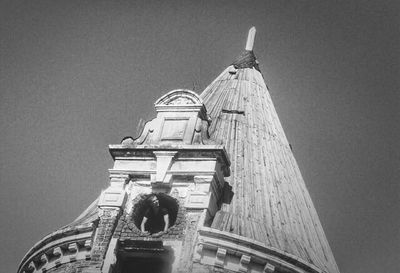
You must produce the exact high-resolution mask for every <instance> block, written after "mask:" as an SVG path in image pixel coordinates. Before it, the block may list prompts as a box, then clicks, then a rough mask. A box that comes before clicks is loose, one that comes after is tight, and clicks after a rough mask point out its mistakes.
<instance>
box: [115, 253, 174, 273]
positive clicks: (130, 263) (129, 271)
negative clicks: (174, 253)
mask: <svg viewBox="0 0 400 273" xmlns="http://www.w3.org/2000/svg"><path fill="white" fill-rule="evenodd" d="M171 270H172V266H171V263H170V262H169V261H168V260H166V259H163V258H160V257H147V258H130V259H126V260H125V261H124V262H123V265H122V270H121V273H133V272H140V273H171V272H172V271H171Z"/></svg>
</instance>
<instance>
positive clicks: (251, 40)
mask: <svg viewBox="0 0 400 273" xmlns="http://www.w3.org/2000/svg"><path fill="white" fill-rule="evenodd" d="M255 37H256V28H255V27H254V26H253V27H251V28H250V30H249V34H248V36H247V43H246V48H245V49H246V50H248V51H251V50H253V46H254V39H255Z"/></svg>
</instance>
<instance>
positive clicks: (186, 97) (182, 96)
mask: <svg viewBox="0 0 400 273" xmlns="http://www.w3.org/2000/svg"><path fill="white" fill-rule="evenodd" d="M155 105H156V108H157V107H158V106H163V105H164V106H166V105H177V106H178V105H197V106H202V105H203V101H202V100H201V98H200V97H199V96H198V95H197V94H196V93H194V92H193V91H190V90H187V89H176V90H172V91H171V92H168V93H167V94H165V95H164V96H162V97H161V98H159V99H158V100H157V101H156V102H155Z"/></svg>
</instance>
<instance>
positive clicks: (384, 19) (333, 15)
mask: <svg viewBox="0 0 400 273" xmlns="http://www.w3.org/2000/svg"><path fill="white" fill-rule="evenodd" d="M399 14H400V4H399V2H398V1H244V0H241V1H233V0H231V1H188V0H185V1H177V0H176V1H128V0H126V1H124V0H118V1H101V0H97V1H82V0H79V1H77V0H69V1H58V0H51V1H50V0H47V1H44V0H36V1H21V0H13V1H4V0H0V140H1V142H0V185H1V192H0V213H1V214H0V215H1V218H2V221H1V225H0V240H1V242H2V244H1V247H0V248H1V250H0V251H1V253H2V255H0V264H1V267H2V269H3V270H2V271H3V272H15V271H16V269H17V266H18V264H19V261H20V260H21V259H22V257H23V256H24V254H25V253H26V252H27V251H28V249H29V248H30V247H31V246H33V244H34V243H35V242H37V241H38V240H40V239H41V238H42V237H43V236H45V235H47V234H48V233H51V232H52V231H54V230H56V229H57V228H59V227H61V226H63V225H66V224H68V223H69V222H71V221H72V220H74V219H75V218H76V217H77V216H78V215H79V214H80V213H81V212H82V211H83V210H84V209H85V208H86V207H87V206H88V205H89V204H90V203H91V202H92V201H93V200H94V199H95V198H97V196H98V195H99V194H100V192H101V190H102V189H105V188H106V187H107V185H108V169H109V168H111V167H112V163H113V162H112V158H111V156H110V155H109V152H108V145H109V144H118V143H120V141H121V139H122V138H123V137H125V136H134V137H135V136H137V132H138V123H139V121H140V120H141V119H142V120H149V119H151V118H153V117H154V116H155V111H154V108H153V106H154V102H155V101H156V100H157V99H158V98H159V97H160V96H162V95H163V94H165V93H167V92H168V91H170V90H173V89H177V88H188V89H191V90H194V91H196V92H198V93H200V92H201V91H202V90H203V89H204V88H205V87H206V86H207V85H208V84H209V83H211V81H212V80H213V79H214V78H216V77H217V76H218V75H219V74H220V73H221V72H222V71H223V69H225V68H226V67H227V66H228V65H229V64H231V63H232V61H233V60H234V59H235V58H236V56H237V55H238V54H239V53H240V52H241V51H242V50H243V49H244V46H245V43H246V37H247V31H248V29H249V28H250V27H251V26H255V27H256V28H257V34H256V39H255V45H254V52H255V54H256V56H257V58H258V60H259V62H260V69H261V71H262V73H263V76H264V78H265V81H266V83H267V85H268V87H269V89H270V94H271V97H272V99H273V102H274V105H275V107H276V109H277V112H278V115H279V118H280V120H281V123H282V125H283V128H284V130H285V133H286V135H287V138H288V140H289V142H290V143H291V145H292V147H293V153H294V156H295V158H296V160H297V162H298V164H299V167H300V170H301V172H302V175H303V177H304V180H305V183H306V186H307V188H308V190H309V192H310V195H311V198H312V200H313V202H314V205H315V208H316V210H317V212H318V214H319V217H320V220H321V223H322V226H323V228H324V231H325V234H326V236H327V238H328V241H329V243H330V246H331V248H332V251H333V253H334V256H335V258H336V262H337V264H338V266H339V269H340V271H341V272H342V273H350V272H351V273H376V272H385V273H396V272H400V264H399V255H400V254H399V253H400V220H399V218H400V217H399V210H400V186H399V181H400V179H399V177H400V145H399V142H398V139H400V134H399V132H400V115H399V109H400V95H399V90H400V88H399V87H400V80H399V79H400V77H399V76H400V75H399V74H400V73H399V72H400V41H399V40H400V38H399V37H400V35H399V34H400V33H399V32H400V18H399Z"/></svg>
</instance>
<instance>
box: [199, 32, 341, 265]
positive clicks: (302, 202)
mask: <svg viewBox="0 0 400 273" xmlns="http://www.w3.org/2000/svg"><path fill="white" fill-rule="evenodd" d="M254 36H255V28H254V27H253V28H251V29H250V31H249V37H248V39H247V44H246V50H245V51H244V52H243V53H242V54H241V55H240V56H239V58H237V60H236V61H235V62H234V63H233V64H232V65H231V66H229V67H227V68H226V69H225V71H223V72H222V73H221V75H219V76H218V77H217V78H216V79H215V80H214V81H213V82H212V83H211V84H210V85H209V86H208V87H207V88H206V89H205V90H204V91H203V93H202V94H201V97H202V99H203V100H204V103H205V105H206V108H207V112H208V113H209V115H210V116H211V119H212V123H211V127H210V130H209V131H210V136H211V138H212V139H213V140H215V141H219V142H222V143H223V144H224V145H225V148H226V151H227V152H228V155H229V157H230V160H231V176H230V177H228V178H227V181H228V182H229V184H230V186H232V191H233V192H234V195H233V199H232V202H231V203H230V204H229V206H226V207H225V208H224V209H223V211H220V212H219V213H218V214H217V215H216V217H215V218H214V221H213V223H212V228H215V229H219V230H221V231H225V232H229V233H234V234H236V235H239V236H243V237H246V238H249V239H252V240H255V241H257V242H262V243H263V244H266V245H267V246H268V247H273V248H274V249H279V250H281V251H283V252H285V253H289V254H290V255H292V256H294V257H296V259H299V260H302V261H305V262H304V264H307V263H309V265H310V267H312V266H315V267H317V268H318V270H316V271H317V272H329V273H339V270H338V268H337V265H336V262H335V259H334V257H333V254H332V252H331V249H330V247H329V244H328V241H327V239H326V237H325V234H324V231H323V229H322V226H321V223H320V221H319V218H318V215H317V212H316V210H315V208H314V205H313V203H312V200H311V198H310V195H309V193H308V191H307V189H306V185H305V183H304V181H303V178H302V176H301V173H300V170H299V168H298V165H297V163H296V160H295V158H294V156H293V153H292V151H291V148H290V146H289V143H288V141H287V139H286V136H285V133H284V131H283V128H282V125H281V123H280V121H279V118H278V115H277V113H276V111H275V108H274V105H273V103H272V100H271V97H270V94H269V92H268V89H267V86H266V84H265V82H264V79H263V76H262V75H261V73H260V72H259V70H258V66H257V62H256V58H255V56H254V54H253V51H252V49H253V45H254ZM254 68H256V69H254ZM290 255H289V256H290ZM292 256H290V257H292ZM288 260H290V259H289V258H288ZM306 271H307V272H309V271H308V270H306Z"/></svg>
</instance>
